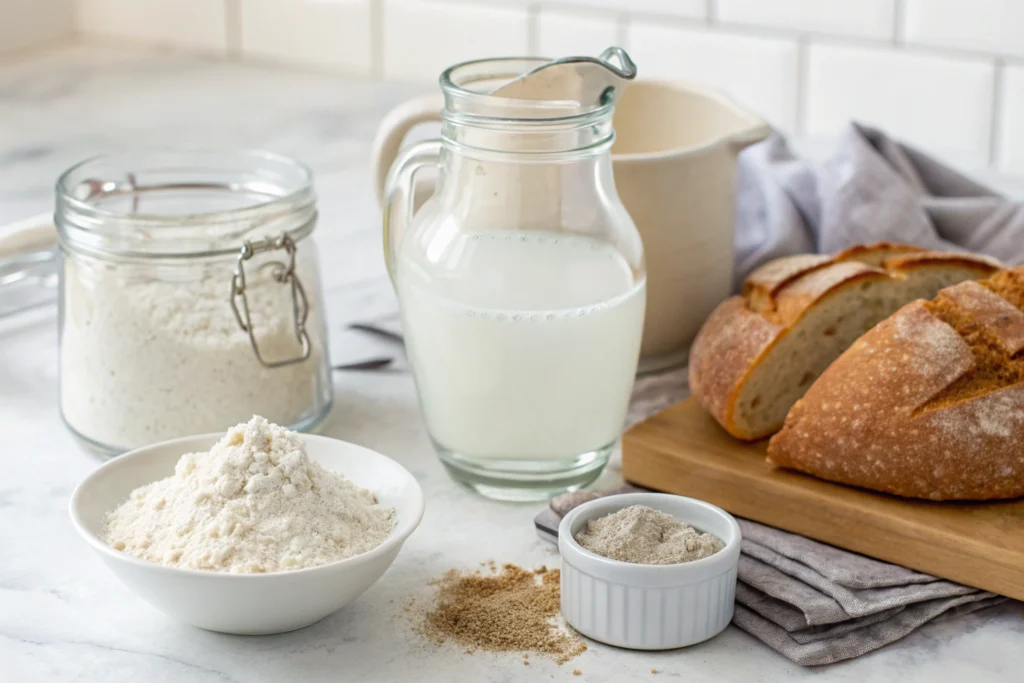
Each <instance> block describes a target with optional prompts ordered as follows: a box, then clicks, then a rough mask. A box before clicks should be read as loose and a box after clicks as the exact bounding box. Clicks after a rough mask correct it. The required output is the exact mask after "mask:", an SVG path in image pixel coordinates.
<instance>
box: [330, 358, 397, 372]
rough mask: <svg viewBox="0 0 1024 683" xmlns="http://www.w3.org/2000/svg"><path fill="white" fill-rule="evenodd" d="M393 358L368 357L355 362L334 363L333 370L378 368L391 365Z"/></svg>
mask: <svg viewBox="0 0 1024 683" xmlns="http://www.w3.org/2000/svg"><path fill="white" fill-rule="evenodd" d="M393 360H394V359H393V358H369V359H367V360H361V361H356V362H355V363H342V364H341V365H335V366H334V369H335V370H380V369H381V368H386V367H387V366H389V365H391V361H393Z"/></svg>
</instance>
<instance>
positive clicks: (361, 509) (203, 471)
mask: <svg viewBox="0 0 1024 683" xmlns="http://www.w3.org/2000/svg"><path fill="white" fill-rule="evenodd" d="M394 517H395V510H394V509H393V508H382V507H381V506H379V505H377V499H376V497H375V496H374V495H373V493H371V492H370V491H367V490H365V489H361V488H359V487H358V486H356V485H355V484H353V483H352V482H350V481H348V480H347V479H345V477H343V476H341V475H340V474H335V473H333V472H328V471H327V470H325V469H324V468H323V467H321V466H320V465H319V464H318V463H316V462H313V461H312V460H310V459H309V457H308V456H307V455H306V452H305V449H304V448H303V443H302V439H301V438H300V437H299V435H298V434H296V433H294V432H291V431H288V430H287V429H285V428H283V427H279V426H278V425H275V424H271V423H269V422H268V421H267V420H266V419H264V418H262V417H253V418H252V419H251V420H249V422H248V423H247V424H240V425H237V426H235V427H232V428H231V429H230V430H228V433H227V434H226V435H225V436H224V438H222V439H221V440H220V441H219V442H218V443H217V444H216V445H215V446H214V447H213V448H212V449H211V450H210V452H209V453H188V454H186V455H183V456H182V457H181V459H180V460H179V461H178V464H177V466H176V467H175V471H174V475H173V476H171V477H168V478H167V479H162V480H160V481H157V482H153V483H152V484H147V485H146V486H142V487H139V488H137V489H135V490H134V491H132V493H131V495H130V496H129V497H128V500H127V501H125V502H124V503H123V504H122V505H121V506H120V507H118V508H117V509H115V510H114V511H112V512H110V513H108V514H107V527H106V530H105V534H104V540H105V541H106V542H107V543H108V544H109V545H110V546H111V547H113V548H115V549H117V550H121V551H124V552H126V553H128V554H130V555H134V556H136V557H139V558H142V559H144V560H149V561H150V562H156V563H157V564H162V565H167V566H172V567H180V568H184V569H206V570H211V571H220V572H235V573H264V572H280V571H288V570H293V569H305V568H308V567H315V566H318V565H322V564H327V563H328V562H334V561H337V560H343V559H345V558H348V557H352V556H354V555H359V554H361V553H365V552H367V551H369V550H372V549H373V548H376V547H377V546H378V545H380V544H381V543H382V542H383V541H384V539H385V538H386V537H387V535H388V534H389V533H390V531H391V528H392V526H393V525H394Z"/></svg>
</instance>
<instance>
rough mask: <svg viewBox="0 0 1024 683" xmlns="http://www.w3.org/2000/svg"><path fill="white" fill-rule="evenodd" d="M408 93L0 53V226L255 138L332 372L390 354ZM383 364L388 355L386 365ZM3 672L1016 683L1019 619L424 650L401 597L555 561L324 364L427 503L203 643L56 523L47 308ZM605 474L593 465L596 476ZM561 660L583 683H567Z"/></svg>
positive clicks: (268, 75)
mask: <svg viewBox="0 0 1024 683" xmlns="http://www.w3.org/2000/svg"><path fill="white" fill-rule="evenodd" d="M420 91H422V86H420V87H413V86H403V85H395V84H382V83H374V82H368V81H355V80H346V79H343V78H340V77H337V76H329V75H316V74H309V73H299V72H294V71H287V70H280V69H273V68H261V67H254V66H242V65H236V64H225V63H218V62H212V61H205V60H201V59H195V58H188V57H181V56H175V55H162V54H151V53H131V52H119V51H109V50H102V49H98V48H84V47H75V48H66V49H59V50H54V51H49V52H46V53H41V54H36V55H27V56H22V57H19V58H17V59H11V58H7V60H6V61H0V224H3V223H6V222H9V221H11V220H15V219H20V218H23V217H26V216H29V215H31V214H34V213H38V212H41V211H45V210H48V209H49V208H50V206H51V201H52V190H51V188H52V185H53V181H54V179H55V178H56V176H57V174H58V173H59V172H60V171H61V170H63V169H64V168H66V167H67V166H69V165H70V164H72V163H74V162H76V161H79V160H80V159H82V158H84V157H87V156H89V155H91V154H94V153H97V152H100V151H107V150H111V149H119V148H126V147H137V146H152V145H160V144H164V145H183V144H194V145H204V144H206V145H214V144H216V145H222V146H230V145H235V146H248V147H264V148H268V149H271V150H274V151H278V152H282V153H285V154H290V155H294V156H297V157H299V158H301V159H303V160H305V161H306V162H307V163H309V164H310V165H311V166H312V167H313V169H314V170H315V172H316V174H317V186H318V190H319V194H320V197H321V201H320V205H321V209H322V220H321V222H320V226H319V228H318V236H319V242H320V246H321V258H322V260H323V261H324V263H325V265H326V267H325V268H324V271H325V274H326V281H325V288H326V291H327V299H328V301H329V304H330V311H329V318H330V325H331V333H332V353H333V356H334V360H335V361H336V362H343V361H347V360H357V359H359V358H364V357H368V356H372V355H381V354H398V350H397V349H395V348H393V347H389V346H387V344H386V343H385V342H379V341H376V340H371V339H368V338H365V337H363V336H361V335H359V334H357V333H354V332H351V331H347V330H345V325H346V323H348V322H351V321H354V320H360V321H379V322H382V323H384V324H387V323H389V322H391V321H393V317H394V313H395V310H396V305H395V301H394V298H393V295H392V294H391V290H390V287H389V286H388V282H387V279H386V276H385V273H384V266H383V262H382V259H381V255H380V254H381V249H380V234H379V225H378V223H379V216H378V212H377V209H376V205H375V200H374V194H373V191H372V188H371V185H370V177H369V171H368V168H367V161H366V160H367V158H368V154H369V145H370V140H371V139H372V136H373V133H374V130H375V127H376V123H377V121H378V120H379V119H380V118H381V116H382V115H383V114H384V113H385V112H386V111H388V109H389V108H390V107H392V106H393V105H395V104H397V103H398V102H400V101H401V100H402V99H404V98H405V97H408V96H410V95H413V94H416V93H417V92H420ZM398 355H400V354H398ZM0 359H2V360H0V434H2V435H3V442H4V445H3V448H2V451H0V452H2V456H0V457H2V460H3V468H4V469H3V475H2V476H0V558H2V559H0V672H2V673H0V679H3V680H10V681H33V682H37V681H50V680H75V681H104V682H105V683H114V682H117V681H132V682H134V681H140V680H166V681H182V682H189V683H206V682H209V683H213V682H214V681H218V682H224V681H238V682H243V681H244V682H245V683H252V682H260V681H268V682H269V681H289V680H302V681H310V682H313V681H332V682H333V681H366V682H369V681H398V680H421V681H463V680H465V681H469V680H473V681H495V682H497V681H532V680H538V679H540V680H551V679H554V680H574V681H576V680H583V681H595V682H598V681H627V680H638V679H641V678H647V677H655V676H653V675H652V674H651V673H650V671H651V669H652V668H654V669H657V671H658V673H657V675H656V678H657V679H661V678H663V677H664V678H670V679H682V680H687V681H705V680H725V681H745V682H748V683H752V682H756V681H782V680H791V679H799V678H810V677H814V678H815V679H816V680H821V681H850V680H856V681H859V682H860V683H871V682H880V681H891V680H895V679H899V680H901V681H903V682H904V683H912V682H915V681H921V682H925V681H927V682H928V683H935V682H937V681H964V680H968V681H1017V680H1020V676H1021V673H1020V668H1021V665H1022V664H1024V649H1022V645H1024V606H1022V605H1021V604H1020V603H1010V604H1007V605H1004V606H1002V607H998V608H996V609H993V610H989V611H986V612H983V613H981V614H976V615H971V616H969V617H966V618H963V619H959V620H956V621H948V622H943V623H938V624H933V625H931V626H928V627H926V628H924V629H922V630H920V631H918V632H917V633H915V634H913V635H911V636H910V637H908V638H906V639H904V640H903V641H901V642H899V643H897V644H895V645H892V646H890V647H888V648H885V649H884V650H882V651H879V652H876V653H874V654H871V655H868V656H865V657H862V658H860V659H857V660H854V661H851V662H846V663H842V664H838V665H834V666H831V667H827V668H824V669H818V670H807V669H802V668H801V667H799V666H797V665H794V664H792V663H791V662H789V661H788V660H786V659H784V658H783V657H781V656H780V655H777V654H776V653H775V652H773V651H771V650H769V649H768V648H767V647H765V646H763V645H762V644H761V643H760V642H758V641H756V640H755V639H753V638H752V637H750V636H748V635H747V634H746V633H743V632H742V631H740V630H738V629H736V628H734V627H730V628H729V629H727V630H726V631H725V632H724V633H723V634H722V635H720V636H719V637H717V638H714V639H713V640H711V641H709V642H706V643H703V644H701V645H698V646H695V647H691V648H688V649H684V650H679V651H674V652H667V653H643V652H629V651H624V650H619V649H616V648H612V647H607V646H602V645H600V644H594V645H593V647H592V649H591V650H589V651H588V652H586V653H585V654H584V655H582V656H581V657H579V658H578V659H576V660H574V661H573V662H572V663H571V664H569V665H563V666H561V667H559V666H557V665H556V664H554V663H553V662H549V661H545V660H540V659H537V660H533V664H532V665H531V666H529V667H524V666H523V665H522V664H521V662H520V659H519V658H518V657H515V656H511V655H509V656H503V655H496V654H490V653H476V654H473V655H468V654H464V653H463V652H461V650H458V649H448V648H439V647H435V646H433V645H430V644H427V643H425V642H423V641H422V640H421V639H419V638H418V637H417V636H416V635H415V633H414V632H413V631H412V629H411V627H410V624H409V623H408V621H407V617H406V615H405V614H404V612H403V611H402V606H403V605H405V604H406V603H408V601H409V600H410V599H412V598H421V597H424V596H426V595H428V594H429V590H430V589H429V587H428V586H427V583H428V581H429V580H430V579H431V578H432V577H435V576H438V575H440V574H442V573H444V572H445V571H447V570H448V569H450V568H452V567H463V568H470V567H475V566H477V565H478V564H479V563H480V562H482V561H485V560H490V559H494V560H496V561H498V562H513V563H517V564H521V565H524V566H533V565H539V564H548V565H557V563H558V555H557V552H556V551H555V549H554V548H553V547H552V546H550V545H548V544H546V543H545V542H543V541H540V540H539V539H538V538H537V537H536V535H535V534H534V531H533V528H532V518H533V515H534V514H535V512H536V511H537V506H536V505H507V504H498V503H492V502H488V501H485V500H483V499H481V498H479V497H477V496H475V495H473V494H471V493H469V492H467V491H464V490H463V489H461V488H459V487H458V486H456V485H455V484H454V483H453V482H452V481H451V480H450V479H449V478H448V477H447V475H446V474H445V473H444V471H443V470H442V468H441V466H440V464H439V463H438V461H437V460H436V458H435V457H434V455H433V453H432V451H431V449H430V445H429V444H428V441H427V438H426V435H425V433H424V431H423V429H422V426H421V423H420V418H419V414H418V410H417V405H416V397H415V393H414V390H413V385H412V379H411V377H410V376H409V375H408V373H407V372H405V370H404V365H403V364H402V363H401V362H399V363H398V364H397V365H396V366H395V367H394V368H393V369H392V370H389V371H385V372H374V373H338V374H336V378H335V379H336V383H335V396H336V398H335V406H334V410H333V412H332V413H331V415H330V417H329V419H328V420H327V423H326V425H325V427H324V432H325V433H326V434H329V435H331V436H336V437H339V438H342V439H346V440H349V441H354V442H357V443H360V444H364V445H366V446H369V447H371V448H374V449H376V450H379V451H381V452H383V453H385V454H387V455H389V456H391V457H393V458H395V459H397V460H398V461H400V462H402V463H403V464H404V465H405V466H406V467H407V468H409V469H410V470H411V471H412V472H413V474H414V475H415V476H416V477H417V479H418V480H419V481H420V483H421V484H422V485H423V488H424V490H425V493H426V498H427V512H426V516H425V517H424V520H423V524H422V526H421V527H420V529H419V530H418V531H417V532H416V533H415V534H414V535H413V536H412V538H411V539H410V540H409V542H408V543H407V544H406V546H405V548H404V549H403V551H402V553H401V555H400V556H399V558H398V560H397V561H396V563H395V564H394V566H393V567H392V568H391V570H390V571H389V572H388V573H387V575H386V576H385V578H384V579H383V580H381V581H380V582H379V583H378V584H377V585H375V586H374V587H372V588H371V589H370V590H369V591H368V592H367V593H366V594H364V595H363V596H362V597H361V598H359V599H358V600H357V601H356V602H354V603H353V604H351V605H350V606H348V607H346V608H345V609H343V610H341V611H339V612H337V613H336V614H334V615H332V616H331V617H328V618H327V619H325V620H324V621H321V622H320V623H317V624H315V625H313V626H310V627H309V628H306V629H303V630H300V631H297V632H294V633H289V634H285V635H280V636H268V637H259V638H253V637H233V636H225V635H220V634H216V633H208V632H205V631H201V630H198V629H195V628H191V627H188V626H184V625H181V624H178V623H175V622H173V621H170V620H169V619H168V618H166V617H164V616H163V615H162V614H160V613H158V612H156V611H154V610H153V609H152V608H150V607H149V606H148V605H146V604H144V603H143V602H141V601H140V600H139V599H137V598H136V597H135V596H134V595H132V594H131V593H129V592H128V591H127V589H125V588H124V587H123V586H121V585H120V584H119V583H118V582H117V581H116V579H114V577H113V576H112V575H111V574H110V573H109V572H108V571H107V569H106V567H105V566H104V565H103V564H102V563H101V562H100V561H99V559H97V558H96V557H95V556H94V555H93V553H92V551H91V550H90V549H89V548H88V547H87V546H86V544H85V543H84V542H82V541H81V539H79V538H78V537H77V536H76V534H75V532H74V530H73V529H72V527H71V524H70V522H69V520H68V517H67V511H66V508H67V501H68V497H69V495H70V493H71V491H72V490H73V489H74V487H75V485H76V484H77V483H78V481H79V480H80V479H82V478H83V477H84V476H85V475H86V474H87V473H89V472H90V471H91V470H92V469H93V468H95V467H96V466H97V465H98V464H99V461H98V460H96V459H95V458H94V457H93V456H91V455H88V454H86V453H84V452H83V451H81V450H80V449H79V448H78V447H77V446H76V445H75V443H74V442H73V441H72V440H71V438H70V436H69V435H68V434H67V433H66V432H65V430H64V429H63V427H62V424H61V421H60V416H59V414H58V410H57V354H56V338H55V311H54V308H53V307H48V308H43V309H39V310H37V311H34V312H31V313H28V314H23V315H21V316H19V317H18V318H16V319H12V320H7V321H0ZM616 480H617V474H616V473H615V472H612V471H609V472H608V473H606V474H605V475H604V478H603V482H602V485H611V484H613V483H615V482H616ZM574 667H575V668H577V669H578V670H579V671H580V672H581V675H580V677H578V678H577V677H574V676H573V668H574Z"/></svg>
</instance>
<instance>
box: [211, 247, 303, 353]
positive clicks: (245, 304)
mask: <svg viewBox="0 0 1024 683" xmlns="http://www.w3.org/2000/svg"><path fill="white" fill-rule="evenodd" d="M278 249H284V250H285V253H286V254H287V257H288V263H287V264H285V263H282V262H280V261H271V262H269V263H267V266H269V267H270V268H271V272H270V276H271V277H272V278H274V280H276V281H277V282H279V283H281V284H283V285H291V294H292V316H293V319H294V321H295V338H296V340H298V342H299V343H300V344H302V353H301V354H300V355H298V356H295V357H293V358H286V359H284V360H276V361H268V360H266V359H265V358H264V357H263V354H261V353H260V347H259V344H258V343H257V341H256V333H255V331H254V330H253V325H252V318H251V316H250V313H249V299H248V298H247V297H246V295H245V288H246V283H245V262H246V261H248V260H249V259H251V258H252V257H253V256H255V255H256V254H261V253H264V252H268V251H276V250H278ZM295 251H296V246H295V242H294V241H293V240H292V238H291V237H290V236H288V235H287V234H285V233H281V234H280V235H278V236H277V237H273V238H270V237H268V238H265V239H262V240H259V241H257V242H251V241H249V240H246V241H245V242H244V243H243V244H242V249H241V250H240V251H239V253H238V261H237V265H236V266H235V274H234V276H232V278H231V299H230V302H231V310H232V311H234V313H235V320H237V321H238V326H239V327H240V328H242V331H243V332H246V333H248V335H249V343H251V344H252V350H253V353H255V354H256V359H257V360H259V362H260V363H261V364H262V365H263V366H264V367H267V368H279V367H282V366H285V365H292V364H294V363H301V362H302V361H304V360H306V359H307V358H309V354H310V352H311V350H312V345H311V344H310V341H309V334H308V333H307V332H306V318H307V317H308V316H309V300H308V299H307V298H306V290H305V289H304V288H303V286H302V282H301V281H300V280H299V276H298V275H296V274H295ZM239 302H241V307H239V305H238V304H239Z"/></svg>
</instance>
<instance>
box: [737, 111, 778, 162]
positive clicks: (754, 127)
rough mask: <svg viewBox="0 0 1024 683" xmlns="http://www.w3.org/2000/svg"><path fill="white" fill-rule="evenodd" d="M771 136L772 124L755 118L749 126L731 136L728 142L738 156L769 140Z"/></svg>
mask: <svg viewBox="0 0 1024 683" xmlns="http://www.w3.org/2000/svg"><path fill="white" fill-rule="evenodd" d="M771 134H772V127H771V125H770V124H768V123H767V122H766V121H761V120H760V119H756V118H754V119H753V121H752V122H751V124H750V125H749V126H747V127H746V128H744V129H743V130H738V131H736V132H735V133H733V134H731V135H729V136H728V138H727V141H728V144H729V147H730V148H731V149H732V151H733V153H734V154H737V155H738V154H739V153H740V152H742V151H743V150H745V149H746V148H747V147H750V146H751V145H754V144H757V143H758V142H761V141H762V140H765V139H767V138H768V136H769V135H771Z"/></svg>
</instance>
